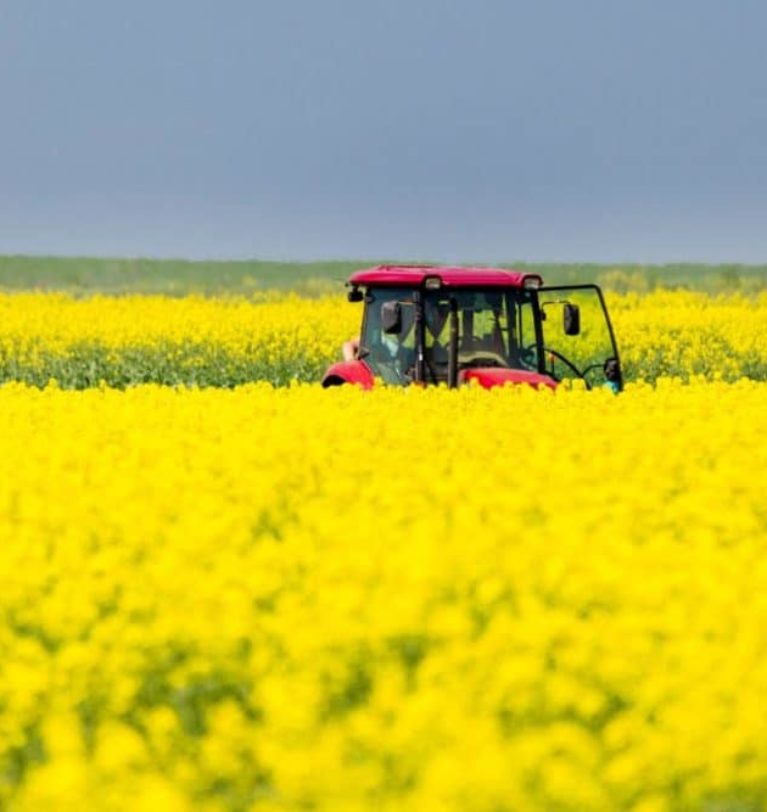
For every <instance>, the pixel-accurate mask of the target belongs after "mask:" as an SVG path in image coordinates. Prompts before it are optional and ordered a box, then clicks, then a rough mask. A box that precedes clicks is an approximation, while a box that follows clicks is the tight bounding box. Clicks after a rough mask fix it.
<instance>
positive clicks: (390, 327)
mask: <svg viewBox="0 0 767 812" xmlns="http://www.w3.org/2000/svg"><path fill="white" fill-rule="evenodd" d="M381 329H382V330H383V331H384V333H386V335H398V334H399V333H401V332H402V307H401V305H400V303H399V302H384V303H383V304H382V305H381Z"/></svg>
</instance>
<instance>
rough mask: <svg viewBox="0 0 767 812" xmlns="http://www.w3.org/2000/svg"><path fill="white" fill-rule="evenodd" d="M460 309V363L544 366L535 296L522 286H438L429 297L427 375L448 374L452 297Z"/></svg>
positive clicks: (442, 377) (426, 305)
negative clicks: (466, 288)
mask: <svg viewBox="0 0 767 812" xmlns="http://www.w3.org/2000/svg"><path fill="white" fill-rule="evenodd" d="M451 299H453V300H454V301H455V302H456V305H457V309H458V368H459V369H468V368H469V367H506V368H513V369H529V370H535V369H537V367H538V353H537V343H536V338H535V319H534V315H533V312H534V311H533V305H532V299H531V295H530V293H529V292H528V291H526V290H520V289H508V290H504V289H501V290H499V289H497V288H496V289H489V290H461V289H457V290H436V291H429V292H427V295H426V297H425V302H424V321H425V330H424V343H425V347H426V353H425V356H426V377H427V380H428V379H429V377H433V378H436V379H437V380H438V381H442V380H445V379H446V376H447V364H448V347H449V341H450V324H449V321H450V320H449V314H450V300H451Z"/></svg>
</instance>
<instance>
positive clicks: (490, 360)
mask: <svg viewBox="0 0 767 812" xmlns="http://www.w3.org/2000/svg"><path fill="white" fill-rule="evenodd" d="M458 363H459V365H460V366H461V367H470V366H479V367H507V366H508V365H509V364H508V362H507V361H506V359H505V358H504V357H503V356H502V355H500V354H499V353H497V352H491V351H490V350H481V351H479V352H461V353H459V354H458Z"/></svg>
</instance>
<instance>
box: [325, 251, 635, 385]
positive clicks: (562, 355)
mask: <svg viewBox="0 0 767 812" xmlns="http://www.w3.org/2000/svg"><path fill="white" fill-rule="evenodd" d="M348 285H349V286H350V290H349V296H348V298H349V300H350V301H352V302H363V303H364V312H363V315H362V328H361V331H360V337H359V347H358V349H357V353H356V358H355V359H353V360H350V361H344V362H341V363H337V364H334V365H333V366H331V367H330V369H328V371H327V372H326V374H325V376H324V378H323V381H322V383H323V386H326V387H327V386H334V385H339V384H343V383H357V384H360V385H362V386H363V387H364V388H371V387H372V386H373V385H374V382H375V380H376V379H379V380H381V381H383V382H384V383H386V384H393V385H400V386H407V385H409V384H411V383H417V384H421V385H423V384H439V383H442V384H446V385H448V386H449V387H456V386H460V385H461V384H466V383H469V382H470V381H476V382H477V383H479V384H480V385H482V386H484V387H488V388H489V387H493V386H500V385H503V384H507V383H512V384H522V383H525V384H530V385H532V386H536V387H538V386H548V387H550V388H556V386H557V385H558V384H559V382H560V381H562V380H564V379H565V378H578V379H581V380H582V381H583V382H584V383H585V385H586V387H587V388H592V387H596V386H608V387H609V388H611V389H612V390H614V391H616V392H617V391H620V390H621V389H622V387H623V379H622V375H621V368H620V362H619V360H618V351H617V348H616V345H615V338H614V335H613V330H612V325H611V324H610V318H609V316H608V313H607V308H606V307H605V303H604V298H603V296H602V292H601V290H600V289H599V288H598V287H597V286H596V285H570V286H562V287H545V286H544V285H543V280H542V279H541V277H540V276H538V275H537V274H530V273H519V272H516V271H507V270H503V269H496V268H453V267H438V266H378V267H376V268H371V269H369V270H365V271H358V272H357V273H355V274H353V275H352V276H351V277H350V279H349V282H348Z"/></svg>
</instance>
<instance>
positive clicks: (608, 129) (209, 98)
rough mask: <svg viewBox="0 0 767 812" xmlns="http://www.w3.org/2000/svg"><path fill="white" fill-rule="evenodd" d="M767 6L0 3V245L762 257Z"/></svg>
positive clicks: (359, 0)
mask: <svg viewBox="0 0 767 812" xmlns="http://www.w3.org/2000/svg"><path fill="white" fill-rule="evenodd" d="M765 34H767V4H765V3H764V2H762V1H761V0H729V2H722V0H716V2H712V1H711V0H579V1H578V2H573V0H525V2H514V0H323V1H322V2H317V0H218V2H212V0H208V2H201V1H200V0H151V2H150V0H131V2H130V3H117V2H108V1H107V2H105V0H3V2H2V3H0V113H1V115H0V253H2V254H9V253H24V254H69V255H90V256H115V257H123V256H124V257H133V256H156V257H182V258H192V259H206V258H211V259H212V258H221V259H228V258H263V259H282V260H311V259H352V258H366V259H367V258H376V259H378V258H391V259H399V260H405V259H412V260H441V261H460V262H467V261H485V262H492V261H499V262H500V261H504V262H508V261H514V260H526V261H570V262H579V261H581V262H586V261H598V262H610V263H618V262H678V261H690V262H693V261H700V262H712V263H713V262H744V263H749V262H751V263H754V262H760V263H767V228H765V222H766V215H767V56H765V53H766V51H765V48H764V44H765Z"/></svg>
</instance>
